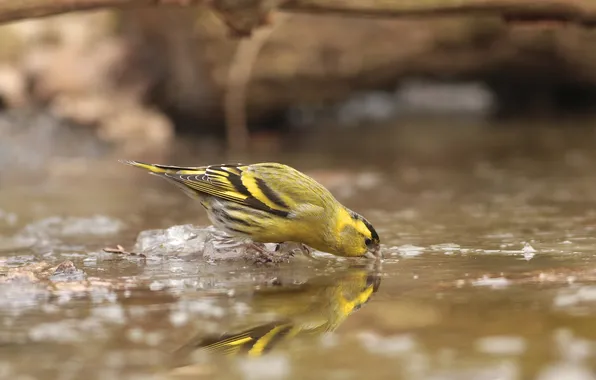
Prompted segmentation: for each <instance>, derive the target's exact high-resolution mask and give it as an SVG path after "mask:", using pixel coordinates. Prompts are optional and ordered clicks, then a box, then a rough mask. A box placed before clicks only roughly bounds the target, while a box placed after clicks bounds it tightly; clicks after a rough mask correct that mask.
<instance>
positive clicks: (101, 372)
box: [0, 122, 596, 380]
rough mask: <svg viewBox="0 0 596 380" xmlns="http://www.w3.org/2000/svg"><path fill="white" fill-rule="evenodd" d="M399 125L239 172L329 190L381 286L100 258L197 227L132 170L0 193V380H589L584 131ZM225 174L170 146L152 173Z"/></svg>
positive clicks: (57, 166)
mask: <svg viewBox="0 0 596 380" xmlns="http://www.w3.org/2000/svg"><path fill="white" fill-rule="evenodd" d="M404 124H406V125H403V126H401V128H399V129H395V128H382V127H379V128H368V129H356V128H354V129H348V130H344V131H342V132H341V133H340V132H332V131H329V132H324V133H320V134H318V135H316V136H312V135H309V136H308V137H304V136H298V137H292V138H290V139H288V141H287V142H284V143H282V144H281V145H280V146H279V148H280V149H278V150H271V151H269V152H268V153H261V154H260V155H255V156H252V157H242V161H244V162H252V161H259V160H275V161H282V162H285V163H288V164H291V165H294V166H296V167H297V168H299V169H302V170H304V171H305V172H307V173H309V174H311V175H313V176H315V177H316V178H317V179H319V180H320V181H321V182H323V183H324V184H325V185H327V186H328V187H329V188H330V189H331V190H332V191H333V192H334V193H335V194H337V196H338V198H339V199H340V200H341V201H342V202H344V203H345V204H346V205H348V206H349V207H351V208H353V209H355V210H357V211H359V212H361V213H362V214H364V215H365V216H366V217H367V218H368V219H369V220H370V221H371V222H372V223H373V224H374V225H375V227H376V228H377V231H378V232H379V234H380V236H381V239H382V243H383V244H384V246H383V250H384V252H385V257H386V259H385V260H384V261H383V262H382V263H381V264H380V265H373V264H371V263H368V262H366V261H362V260H340V259H335V258H319V259H317V260H309V259H296V260H292V261H290V262H289V263H281V264H275V265H264V264H255V263H251V262H246V261H234V262H216V261H213V260H204V259H203V258H201V257H200V255H199V256H197V255H181V254H169V255H164V254H161V255H160V254H159V250H157V251H156V250H153V251H152V252H151V254H148V255H129V254H125V253H124V254H118V253H107V252H104V251H102V248H103V247H106V246H109V247H115V246H116V245H118V244H121V245H122V246H123V247H124V248H125V250H127V251H131V250H133V248H134V243H135V240H136V237H137V234H138V233H139V232H140V231H142V230H147V229H163V228H168V227H171V226H174V225H184V224H188V223H193V224H195V225H196V226H205V225H206V224H207V219H206V217H205V215H204V213H203V212H202V210H201V209H200V206H199V205H197V204H194V203H192V201H190V200H189V199H188V198H186V197H185V196H184V195H183V194H181V193H180V192H179V191H178V190H177V189H175V188H173V187H171V186H169V185H168V184H166V183H162V182H161V181H159V180H158V179H157V178H155V177H152V176H148V175H146V174H144V173H143V172H142V171H140V170H138V169H133V168H130V167H126V166H124V165H120V164H118V163H117V162H116V161H115V160H116V158H129V159H143V158H144V157H104V158H103V159H94V160H84V159H75V158H72V157H71V158H68V159H67V158H64V159H61V160H48V161H47V162H49V163H51V170H48V169H47V168H44V167H38V168H37V169H35V170H34V169H31V168H28V169H27V171H22V170H19V167H18V165H16V166H15V167H14V168H13V169H14V170H12V171H10V170H5V171H4V172H0V174H2V175H0V185H1V186H0V252H1V253H0V255H1V256H0V378H10V379H17V378H18V379H80V378H86V379H141V378H143V379H190V378H192V379H202V378H205V379H213V378H221V379H232V378H242V379H304V378H309V379H310V378H312V379H319V378H324V379H357V378H370V379H385V378H392V379H393V378H395V379H432V380H447V379H474V380H485V379H486V380H489V379H503V380H513V379H539V380H554V379H574V380H575V379H578V380H579V379H582V380H583V379H594V378H596V377H595V375H594V371H595V370H596V364H595V363H596V357H595V355H596V258H594V252H595V248H594V244H595V243H596V230H595V228H596V191H595V190H596V170H594V168H595V167H596V150H595V149H594V145H595V142H596V128H591V127H590V126H589V125H586V124H589V123H587V122H583V124H584V127H579V126H577V125H575V124H576V123H571V122H570V123H569V125H564V126H560V125H559V126H556V128H555V126H553V127H549V126H546V127H544V126H542V127H541V128H534V127H531V126H528V125H527V124H528V123H523V122H520V123H519V124H518V125H481V124H479V123H475V122H468V123H459V124H458V123H445V122H442V123H430V124H429V123H426V124H425V125H417V124H416V123H404ZM237 158H238V157H225V156H224V155H223V154H221V153H220V152H219V151H218V149H217V147H216V146H209V143H208V142H205V141H203V142H201V143H198V142H197V143H194V142H189V141H186V142H184V143H181V148H180V150H179V153H178V154H175V155H174V156H173V157H171V158H168V162H167V163H171V164H204V163H218V162H221V161H235V160H236V159H237ZM149 161H151V160H150V159H149ZM32 170H33V171H32ZM189 202H190V203H189ZM174 238H180V237H174ZM181 239H182V238H181ZM243 331H249V333H247V334H244V335H242V334H240V335H234V334H238V333H241V332H243ZM223 334H228V335H230V336H232V338H233V339H229V340H228V341H227V345H220V349H219V350H218V349H213V350H208V349H205V348H201V347H204V346H205V345H207V344H208V343H214V342H217V338H218V337H221V336H222V335H223Z"/></svg>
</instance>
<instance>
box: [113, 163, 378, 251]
mask: <svg viewBox="0 0 596 380" xmlns="http://www.w3.org/2000/svg"><path fill="white" fill-rule="evenodd" d="M121 162H123V163H126V164H128V165H132V166H136V167H139V168H144V169H146V170H149V171H150V172H151V173H152V174H154V175H157V176H159V177H162V178H164V179H166V180H168V181H169V182H170V183H172V184H174V185H176V186H177V187H178V188H180V189H181V190H183V191H184V192H185V193H186V194H187V195H189V196H191V197H192V198H196V199H199V200H200V201H201V204H202V205H203V206H204V207H205V209H206V210H207V214H208V216H209V219H210V220H211V222H212V223H213V224H214V226H215V227H216V228H218V229H220V230H222V231H224V232H226V233H227V234H229V235H231V236H234V237H240V238H247V239H250V240H251V241H253V242H257V243H282V242H297V243H303V244H305V245H307V246H309V247H312V248H315V249H318V250H320V251H323V252H328V253H332V254H335V255H339V256H352V257H355V256H365V255H366V256H371V257H372V256H377V254H378V253H379V236H378V234H377V232H376V231H375V229H374V228H373V226H372V225H371V224H370V223H369V222H368V221H367V220H366V219H364V218H363V217H362V216H361V215H359V214H357V213H355V212H353V211H352V210H349V209H347V208H346V207H344V206H343V205H342V204H341V203H339V202H338V201H337V200H336V199H335V197H334V196H333V195H332V194H331V193H330V192H329V190H327V189H326V188H325V187H324V186H322V185H321V184H319V183H318V182H317V181H315V180H314V179H313V178H311V177H309V176H307V175H305V174H303V173H301V172H300V171H298V170H296V169H294V168H291V167H289V166H287V165H283V164H278V163H258V164H252V165H242V164H226V165H210V166H201V167H180V166H166V165H155V164H145V163H141V162H136V161H121Z"/></svg>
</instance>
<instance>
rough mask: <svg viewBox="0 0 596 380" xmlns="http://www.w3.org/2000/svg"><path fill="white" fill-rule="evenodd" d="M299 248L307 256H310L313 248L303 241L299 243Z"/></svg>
mask: <svg viewBox="0 0 596 380" xmlns="http://www.w3.org/2000/svg"><path fill="white" fill-rule="evenodd" d="M300 250H301V251H302V253H304V254H305V255H307V256H310V257H312V253H313V251H314V250H313V249H312V248H311V247H309V246H308V245H306V244H304V243H300Z"/></svg>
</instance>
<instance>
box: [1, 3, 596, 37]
mask: <svg viewBox="0 0 596 380" xmlns="http://www.w3.org/2000/svg"><path fill="white" fill-rule="evenodd" d="M197 5H209V6H211V7H212V8H213V9H214V10H215V11H216V12H217V13H218V14H219V15H220V16H221V17H222V19H223V20H224V22H225V23H226V24H227V25H228V26H230V28H231V29H232V30H233V31H234V32H235V33H236V34H240V35H250V33H251V32H252V30H253V29H255V28H257V27H259V26H261V25H263V24H267V20H268V15H269V13H270V12H271V11H273V10H275V9H279V10H281V11H287V12H294V13H316V14H336V15H352V16H366V17H379V18H403V17H424V16H442V15H481V14H492V15H501V16H502V17H504V18H505V19H506V20H545V21H564V22H574V23H578V24H581V25H585V26H595V25H596V2H594V1H592V0H393V1H391V0H18V1H17V0H0V23H4V22H10V21H16V20H21V19H26V18H35V17H44V16H50V15H56V14H60V13H66V12H72V11H83V10H91V9H99V8H132V7H152V6H158V7H159V6H187V7H189V6H197Z"/></svg>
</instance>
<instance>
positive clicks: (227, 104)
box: [224, 14, 289, 152]
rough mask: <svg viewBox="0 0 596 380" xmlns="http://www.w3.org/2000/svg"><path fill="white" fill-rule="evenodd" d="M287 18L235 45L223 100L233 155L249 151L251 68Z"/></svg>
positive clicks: (282, 17) (277, 16)
mask: <svg viewBox="0 0 596 380" xmlns="http://www.w3.org/2000/svg"><path fill="white" fill-rule="evenodd" d="M287 17H289V16H287V15H281V14H280V15H276V17H275V22H273V23H272V24H271V25H270V26H268V27H265V28H261V29H259V30H257V31H255V32H254V33H253V35H252V37H251V38H246V39H243V40H241V41H240V42H239V43H238V46H237V48H236V52H235V54H234V57H233V58H232V61H231V63H230V68H229V71H228V80H227V83H226V91H225V99H224V108H225V120H226V133H227V138H228V147H229V149H230V150H231V151H233V152H238V151H243V150H246V148H247V147H248V142H249V138H250V136H249V132H248V125H247V121H246V104H247V102H246V94H247V92H248V84H249V81H250V77H251V73H252V70H253V67H254V65H255V62H256V61H257V58H258V56H259V52H260V51H261V49H262V48H263V46H264V45H265V43H267V41H268V40H269V37H270V36H271V33H273V31H274V30H275V29H277V28H279V26H280V25H281V24H283V23H284V22H285V20H286V19H287Z"/></svg>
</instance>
